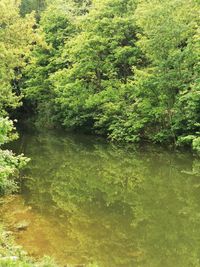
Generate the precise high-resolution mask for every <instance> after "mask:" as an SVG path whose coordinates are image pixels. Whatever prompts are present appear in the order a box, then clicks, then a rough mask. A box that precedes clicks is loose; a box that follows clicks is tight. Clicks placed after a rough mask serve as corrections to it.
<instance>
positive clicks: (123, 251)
mask: <svg viewBox="0 0 200 267" xmlns="http://www.w3.org/2000/svg"><path fill="white" fill-rule="evenodd" d="M12 148H13V150H14V151H16V152H17V153H22V152H23V153H24V154H25V155H26V156H28V157H30V158H31V162H30V163H29V164H28V165H27V167H26V168H25V170H24V171H23V172H22V180H21V183H20V194H19V195H16V196H12V197H8V198H7V199H5V205H4V207H3V208H2V214H3V215H2V216H3V218H4V220H5V221H6V222H7V224H8V225H9V228H10V230H11V231H13V233H14V235H15V238H16V242H17V243H18V244H19V245H21V246H23V248H24V249H25V250H26V251H27V252H28V253H29V254H30V255H32V256H34V257H36V258H37V257H41V256H44V255H48V256H51V257H53V258H54V259H55V260H56V262H58V263H59V264H60V265H61V266H70V267H71V266H77V267H80V266H87V267H89V266H90V267H179V266H180V267H187V266H188V267H192V266H195V267H196V266H200V161H199V159H198V158H197V157H195V156H193V155H192V154H191V153H190V152H178V151H170V150H168V149H166V148H161V147H157V146H147V145H146V146H143V147H141V146H140V147H139V146H133V145H126V146H118V145H115V144H110V143H108V142H106V141H105V140H103V139H101V138H98V137H92V136H84V135H78V134H69V133H63V132H60V131H48V132H47V131H46V132H40V133H38V132H27V133H23V134H22V135H21V138H20V139H19V140H18V141H17V142H15V143H14V144H12ZM20 222H21V223H22V224H23V223H24V224H26V225H25V227H24V229H21V230H19V229H18V230H16V227H15V225H16V224H17V223H18V224H19V223H20Z"/></svg>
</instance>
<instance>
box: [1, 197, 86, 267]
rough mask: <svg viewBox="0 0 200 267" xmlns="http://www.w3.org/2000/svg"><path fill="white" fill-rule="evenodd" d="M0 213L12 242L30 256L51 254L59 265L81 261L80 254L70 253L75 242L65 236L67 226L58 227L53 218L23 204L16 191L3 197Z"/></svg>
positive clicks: (72, 251) (36, 256)
mask: <svg viewBox="0 0 200 267" xmlns="http://www.w3.org/2000/svg"><path fill="white" fill-rule="evenodd" d="M0 215H1V218H2V220H3V222H4V223H5V225H6V226H7V229H8V230H9V231H11V232H12V233H13V236H14V238H15V241H16V243H17V244H18V245H20V246H22V248H23V249H24V250H25V251H27V252H28V254H29V255H30V256H33V257H34V258H36V259H39V258H41V257H43V256H45V255H47V256H51V257H52V258H54V259H55V261H56V262H57V263H58V264H60V265H61V266H66V264H70V265H72V266H77V265H79V264H84V263H83V261H84V260H83V259H82V258H81V259H80V258H78V257H77V254H76V255H73V254H74V248H75V247H76V243H75V242H74V240H72V239H70V237H69V236H68V232H67V229H62V227H60V226H59V229H58V227H56V226H57V225H56V222H55V221H53V220H52V221H51V220H49V218H48V219H47V218H46V217H45V216H43V215H41V214H39V213H37V212H35V211H34V210H33V209H32V208H31V207H30V206H26V205H25V203H24V200H23V198H22V197H21V196H20V195H15V196H9V197H5V198H4V200H3V202H2V204H1V206H0ZM61 229H62V231H61ZM64 236H66V238H63V237H64ZM63 240H65V242H64V243H63Z"/></svg>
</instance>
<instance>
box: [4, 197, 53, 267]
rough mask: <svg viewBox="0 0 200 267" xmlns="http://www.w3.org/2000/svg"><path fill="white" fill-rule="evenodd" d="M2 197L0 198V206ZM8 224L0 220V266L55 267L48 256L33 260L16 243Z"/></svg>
mask: <svg viewBox="0 0 200 267" xmlns="http://www.w3.org/2000/svg"><path fill="white" fill-rule="evenodd" d="M2 204H3V199H2V198H1V199H0V207H1V206H2ZM8 229H9V227H8V225H7V224H6V223H5V222H3V221H0V266H1V267H56V266H57V265H56V264H55V263H53V261H52V260H51V259H50V258H43V259H42V260H39V261H38V260H35V259H33V258H31V257H30V256H29V255H28V253H27V252H26V251H24V250H23V248H22V247H21V246H19V245H17V244H16V242H15V239H14V235H13V232H12V231H9V230H8Z"/></svg>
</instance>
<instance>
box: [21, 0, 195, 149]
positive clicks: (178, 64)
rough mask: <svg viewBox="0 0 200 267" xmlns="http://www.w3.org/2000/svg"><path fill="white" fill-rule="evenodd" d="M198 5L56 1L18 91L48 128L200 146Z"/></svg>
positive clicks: (46, 14) (45, 16)
mask: <svg viewBox="0 0 200 267" xmlns="http://www.w3.org/2000/svg"><path fill="white" fill-rule="evenodd" d="M199 8H200V6H199V3H198V2H197V1H195V0H191V1H184V0H180V1H176V0H170V1H162V2H160V1H157V0H155V1H151V2H149V1H145V0H143V1H140V2H139V3H138V1H134V0H126V1H121V0H114V1H111V0H104V1H101V2H99V1H96V0H93V1H68V2H65V1H64V0H63V1H62V0H61V1H57V2H54V3H51V4H49V7H48V8H47V9H46V11H45V12H44V13H43V14H42V16H41V20H40V22H39V26H38V27H39V29H40V32H41V35H44V39H45V41H46V43H47V48H45V49H44V48H41V47H38V46H37V47H35V49H34V51H33V53H32V55H31V57H30V64H29V65H28V67H27V69H26V72H25V76H24V85H23V88H24V90H23V92H25V94H26V98H27V99H29V101H30V102H29V104H30V105H33V106H34V108H33V109H34V110H35V111H36V112H37V113H38V114H39V116H38V120H39V121H42V122H44V121H46V122H47V123H46V124H47V125H48V126H49V125H51V126H52V125H63V126H64V127H65V128H72V129H77V130H80V129H82V130H83V129H84V130H87V131H90V132H96V133H98V134H103V135H105V136H107V137H109V138H110V139H112V140H119V141H126V142H132V141H139V140H149V141H153V142H161V143H174V144H177V145H179V144H183V143H185V144H191V143H192V142H193V144H194V146H195V147H196V148H198V146H199V126H200V94H199V56H200V55H199V54H200V49H199V46H200V44H199Z"/></svg>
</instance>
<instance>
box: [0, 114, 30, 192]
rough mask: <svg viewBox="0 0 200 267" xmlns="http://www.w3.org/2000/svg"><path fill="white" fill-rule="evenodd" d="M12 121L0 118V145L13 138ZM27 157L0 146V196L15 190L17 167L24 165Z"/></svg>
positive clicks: (14, 135)
mask: <svg viewBox="0 0 200 267" xmlns="http://www.w3.org/2000/svg"><path fill="white" fill-rule="evenodd" d="M13 129H14V127H13V123H12V121H9V120H8V119H7V118H0V146H1V145H3V144H5V143H7V142H9V141H11V140H13V139H15V138H16V137H17V135H16V134H15V133H13ZM27 161H28V159H27V158H25V157H24V156H23V155H20V156H15V155H14V154H13V153H12V152H11V151H9V150H2V149H1V148H0V196H2V195H4V194H9V193H12V192H14V191H16V190H17V183H16V178H17V177H18V175H19V169H21V168H22V167H24V165H25V164H26V163H27Z"/></svg>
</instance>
